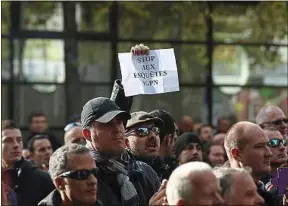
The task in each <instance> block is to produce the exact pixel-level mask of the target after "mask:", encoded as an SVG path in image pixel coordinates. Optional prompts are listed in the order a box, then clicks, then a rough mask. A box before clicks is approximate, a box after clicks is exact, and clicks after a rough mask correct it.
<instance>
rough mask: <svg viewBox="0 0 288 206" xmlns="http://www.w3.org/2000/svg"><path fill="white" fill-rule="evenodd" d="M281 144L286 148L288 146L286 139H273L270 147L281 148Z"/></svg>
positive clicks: (270, 141)
mask: <svg viewBox="0 0 288 206" xmlns="http://www.w3.org/2000/svg"><path fill="white" fill-rule="evenodd" d="M280 143H282V144H283V145H284V146H285V147H286V146H287V140H286V139H283V140H281V139H278V138H273V139H271V140H269V146H270V147H279V145H280Z"/></svg>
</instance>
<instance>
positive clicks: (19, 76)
mask: <svg viewBox="0 0 288 206" xmlns="http://www.w3.org/2000/svg"><path fill="white" fill-rule="evenodd" d="M14 72H15V73H14V75H15V79H16V80H22V81H27V82H53V83H54V82H57V83H63V82H64V81H65V64H64V42H63V41H62V40H46V39H17V41H15V59H14ZM48 87H49V88H50V89H49V88H48ZM48 87H46V86H43V85H42V86H41V88H43V89H39V91H41V92H45V88H47V92H51V88H54V89H55V85H54V86H53V85H51V86H48ZM39 88H40V86H39ZM52 90H53V89H52Z"/></svg>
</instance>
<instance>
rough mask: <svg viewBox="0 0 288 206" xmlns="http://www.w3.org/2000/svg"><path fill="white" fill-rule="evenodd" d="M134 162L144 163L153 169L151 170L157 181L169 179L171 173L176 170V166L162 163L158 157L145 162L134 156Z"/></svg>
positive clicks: (171, 163)
mask: <svg viewBox="0 0 288 206" xmlns="http://www.w3.org/2000/svg"><path fill="white" fill-rule="evenodd" d="M135 158H136V160H138V161H142V162H145V163H146V164H148V165H149V166H150V167H152V168H153V170H154V171H155V172H156V174H157V176H158V177H159V180H160V181H162V180H163V179H169V177H170V175H171V173H172V171H173V170H174V169H175V168H176V165H175V164H173V162H172V161H171V162H169V163H168V161H166V162H163V161H162V160H161V159H160V158H159V157H157V158H156V159H154V160H146V159H143V158H140V157H137V156H135Z"/></svg>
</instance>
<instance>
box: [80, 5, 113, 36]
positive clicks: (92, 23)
mask: <svg viewBox="0 0 288 206" xmlns="http://www.w3.org/2000/svg"><path fill="white" fill-rule="evenodd" d="M112 3H113V2H100V1H99V2H98V1H96V2H92V1H91V2H90V1H83V2H79V3H77V7H76V21H77V29H78V31H80V32H108V31H109V9H110V7H111V4H112Z"/></svg>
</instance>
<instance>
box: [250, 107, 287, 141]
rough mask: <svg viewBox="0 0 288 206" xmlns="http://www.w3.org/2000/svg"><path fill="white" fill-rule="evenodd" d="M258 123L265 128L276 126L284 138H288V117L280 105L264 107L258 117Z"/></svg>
mask: <svg viewBox="0 0 288 206" xmlns="http://www.w3.org/2000/svg"><path fill="white" fill-rule="evenodd" d="M256 123H257V124H258V125H260V126H261V127H262V128H263V129H264V128H266V127H276V128H277V129H278V130H279V132H281V134H282V135H283V137H284V139H288V119H287V117H286V115H285V114H284V112H283V111H282V109H280V108H279V107H277V106H266V107H263V108H262V109H261V110H260V111H259V113H258V115H257V117H256Z"/></svg>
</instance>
